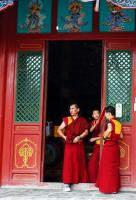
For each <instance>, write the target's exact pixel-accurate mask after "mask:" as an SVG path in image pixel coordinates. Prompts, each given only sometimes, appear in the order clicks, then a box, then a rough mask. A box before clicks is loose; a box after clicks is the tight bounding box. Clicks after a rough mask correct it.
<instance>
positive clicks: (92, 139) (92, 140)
mask: <svg viewBox="0 0 136 200" xmlns="http://www.w3.org/2000/svg"><path fill="white" fill-rule="evenodd" d="M100 138H101V137H94V138H91V139H90V142H94V141H96V140H100Z"/></svg>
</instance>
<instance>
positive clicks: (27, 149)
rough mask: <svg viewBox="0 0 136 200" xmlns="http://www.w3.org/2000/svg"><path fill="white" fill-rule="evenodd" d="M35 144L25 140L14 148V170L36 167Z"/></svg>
mask: <svg viewBox="0 0 136 200" xmlns="http://www.w3.org/2000/svg"><path fill="white" fill-rule="evenodd" d="M36 155H37V144H35V143H34V142H32V141H31V140H29V139H27V138H25V139H23V140H21V141H20V142H19V143H17V144H16V146H15V166H16V168H34V167H35V166H36Z"/></svg>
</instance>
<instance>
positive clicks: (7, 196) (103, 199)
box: [0, 188, 136, 200]
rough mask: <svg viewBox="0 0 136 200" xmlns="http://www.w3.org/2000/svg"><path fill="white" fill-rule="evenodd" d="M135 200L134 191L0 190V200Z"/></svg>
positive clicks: (135, 194)
mask: <svg viewBox="0 0 136 200" xmlns="http://www.w3.org/2000/svg"><path fill="white" fill-rule="evenodd" d="M66 199H68V200H84V199H86V200H136V191H121V192H120V193H118V194H102V193H100V192H98V191H96V190H92V191H91V190H88V191H87V190H86V191H84V190H82V191H81V190H73V191H71V192H63V191H62V190H60V189H59V190H58V189H53V190H51V189H34V188H32V189H25V188H24V189H23V188H1V189H0V200H66Z"/></svg>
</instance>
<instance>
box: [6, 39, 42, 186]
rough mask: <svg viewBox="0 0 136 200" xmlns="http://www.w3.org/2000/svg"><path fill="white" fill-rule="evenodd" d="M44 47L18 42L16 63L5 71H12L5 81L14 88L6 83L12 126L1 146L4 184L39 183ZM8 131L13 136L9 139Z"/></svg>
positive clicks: (35, 42)
mask: <svg viewBox="0 0 136 200" xmlns="http://www.w3.org/2000/svg"><path fill="white" fill-rule="evenodd" d="M44 46H45V45H44V42H39V41H32V42H31V41H18V42H17V47H16V55H15V57H16V59H15V63H14V64H13V65H11V66H10V65H9V67H8V68H11V67H12V69H10V71H11V74H12V77H11V74H8V77H7V80H8V81H9V80H10V79H12V81H13V80H14V84H10V82H9V84H10V85H9V88H10V90H11V91H10V92H11V98H10V96H9V98H8V99H7V105H9V108H10V110H9V114H10V115H11V113H12V119H11V118H10V121H8V123H7V124H8V125H9V126H10V123H11V126H12V128H10V129H8V130H7V131H5V141H4V144H5V145H6V144H7V147H8V149H6V146H4V154H5V152H6V151H8V152H7V160H6V161H5V159H4V161H3V182H4V184H5V183H8V184H10V183H18V184H19V183H20V184H22V183H24V182H32V183H34V182H39V181H40V173H41V149H42V148H41V146H42V129H43V92H44V75H45V74H44V60H45V59H44V57H45V52H44ZM13 58H14V56H13V55H12V59H13ZM14 69H15V71H14ZM12 87H13V88H12ZM12 95H13V99H12ZM11 102H12V103H11ZM11 106H12V107H11ZM9 130H12V132H11V135H9V137H8V135H7V133H8V131H9ZM4 169H5V170H4Z"/></svg>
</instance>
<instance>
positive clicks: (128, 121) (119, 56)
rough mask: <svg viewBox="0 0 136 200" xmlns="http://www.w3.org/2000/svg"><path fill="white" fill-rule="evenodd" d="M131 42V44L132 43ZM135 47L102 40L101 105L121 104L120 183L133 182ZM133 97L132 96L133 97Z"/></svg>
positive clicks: (132, 184) (135, 86) (124, 43)
mask: <svg viewBox="0 0 136 200" xmlns="http://www.w3.org/2000/svg"><path fill="white" fill-rule="evenodd" d="M132 44H133V45H132ZM135 48H136V47H134V42H132V41H127V40H122V41H118V40H109V41H105V43H104V68H103V84H102V85H103V92H102V99H103V106H104V105H113V106H116V104H117V103H120V104H122V117H121V118H120V120H121V122H122V124H123V134H124V139H123V141H121V142H120V153H121V154H120V159H121V163H120V173H121V182H122V186H134V185H135V184H136V173H135V170H136V164H135V163H134V162H135V161H134V156H135V154H136V153H135V152H136V147H135V145H134V143H135V139H136V123H135V122H136V113H135V112H136V111H134V101H136V99H135V97H136V81H135V80H136V69H135V66H136V50H135ZM134 99H135V100H134Z"/></svg>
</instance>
